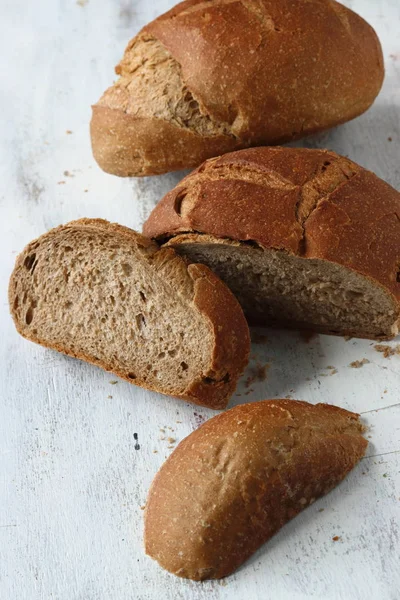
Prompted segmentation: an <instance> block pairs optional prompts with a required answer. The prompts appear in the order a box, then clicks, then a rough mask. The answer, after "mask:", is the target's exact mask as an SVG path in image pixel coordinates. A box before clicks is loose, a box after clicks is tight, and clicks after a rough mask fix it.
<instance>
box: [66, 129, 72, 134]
mask: <svg viewBox="0 0 400 600" xmlns="http://www.w3.org/2000/svg"><path fill="white" fill-rule="evenodd" d="M65 133H66V134H67V135H71V133H73V131H71V130H70V129H67V131H66V132H65Z"/></svg>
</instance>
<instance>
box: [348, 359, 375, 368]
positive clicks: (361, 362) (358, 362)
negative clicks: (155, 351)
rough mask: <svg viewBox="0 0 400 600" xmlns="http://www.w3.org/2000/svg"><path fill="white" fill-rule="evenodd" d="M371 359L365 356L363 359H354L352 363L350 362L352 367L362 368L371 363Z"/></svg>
mask: <svg viewBox="0 0 400 600" xmlns="http://www.w3.org/2000/svg"><path fill="white" fill-rule="evenodd" d="M369 362H370V361H369V360H368V358H363V359H362V360H354V361H353V362H352V363H350V365H349V366H350V367H351V368H352V369H361V367H363V366H364V365H368V364H369Z"/></svg>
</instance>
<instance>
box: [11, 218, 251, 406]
mask: <svg viewBox="0 0 400 600" xmlns="http://www.w3.org/2000/svg"><path fill="white" fill-rule="evenodd" d="M71 231H73V232H79V231H86V232H88V231H90V232H92V233H93V234H94V235H96V234H98V233H101V234H102V235H106V236H111V237H112V238H115V242H117V243H119V244H122V242H128V244H129V245H130V246H131V250H132V251H133V253H138V254H140V255H141V256H142V258H144V259H145V260H147V262H148V268H149V270H151V269H153V270H154V269H155V270H156V271H157V270H160V271H161V269H162V270H163V273H164V275H163V276H164V277H168V276H169V277H170V278H171V281H173V282H174V285H175V286H176V291H177V293H179V294H181V295H182V296H183V297H184V298H186V301H187V304H188V306H190V304H193V305H194V306H195V307H196V310H197V311H199V313H200V314H201V315H202V316H203V317H204V322H205V326H207V327H209V328H210V330H211V335H212V340H213V346H212V352H211V355H210V356H209V365H208V369H207V372H205V373H198V376H196V377H195V378H194V380H193V381H190V382H189V383H188V386H187V388H186V390H185V391H184V392H183V393H181V392H179V393H178V392H176V393H174V392H166V391H165V386H164V385H163V381H162V379H161V380H160V382H159V385H150V384H149V382H148V381H146V380H145V379H143V378H142V377H141V376H140V374H138V375H137V376H136V377H135V378H134V381H133V380H132V376H131V373H130V372H131V371H135V372H136V369H135V365H119V364H118V361H115V360H114V357H111V356H109V360H100V359H98V358H96V356H95V352H94V351H93V350H92V352H89V351H87V352H84V351H81V352H76V351H74V350H73V349H72V348H71V345H70V343H67V342H66V341H65V340H60V341H59V342H57V341H52V342H51V343H49V342H48V341H47V340H46V336H45V335H44V331H43V330H41V329H40V328H38V326H37V325H36V324H35V321H34V320H33V321H31V322H27V319H26V312H27V310H29V307H28V305H27V304H26V302H28V304H29V298H31V299H33V304H35V303H37V301H38V299H37V298H36V299H35V296H37V292H35V286H36V285H37V283H36V284H35V282H34V281H33V277H32V281H30V280H29V283H27V282H26V280H25V279H23V278H26V275H27V271H29V270H30V272H31V273H32V275H33V271H34V268H35V263H34V262H33V264H32V261H34V260H35V257H36V256H37V255H38V254H39V252H40V248H41V245H42V244H43V242H45V243H50V244H53V245H58V244H60V242H61V241H62V239H63V236H64V235H65V234H66V233H70V232H71ZM32 257H33V259H32ZM32 267H33V268H32ZM51 268H52V267H51V266H50V267H49V274H48V275H49V276H50V277H51V275H52V274H51ZM53 268H54V269H59V268H60V267H59V266H58V265H53ZM36 272H37V271H36ZM81 285H83V289H84V287H85V286H84V283H83V284H81ZM22 293H23V298H25V301H26V302H24V300H23V298H22ZM87 293H88V294H90V292H87ZM27 299H28V300H27ZM9 303H10V310H11V314H12V317H13V320H14V323H15V326H16V328H17V331H18V332H19V333H20V334H21V335H22V336H24V337H25V338H27V339H29V340H31V341H33V342H35V343H38V344H41V345H42V346H46V347H48V348H51V349H53V350H57V351H59V352H62V353H64V354H67V355H69V356H73V357H74V358H79V359H81V360H85V361H86V362H89V363H92V364H94V365H97V366H99V367H101V368H103V369H105V370H107V371H112V372H113V373H115V374H116V375H118V376H119V377H121V378H122V379H125V380H127V381H129V382H130V383H134V384H135V385H139V386H141V387H145V388H148V389H153V390H154V391H158V392H161V393H171V395H174V396H176V397H180V398H182V399H185V400H189V401H191V402H194V403H195V404H200V405H203V406H207V407H209V408H213V409H222V408H225V407H226V405H227V403H228V400H229V398H230V396H231V395H232V393H233V392H234V390H235V387H236V383H237V380H238V378H239V376H240V375H241V373H242V372H243V370H244V368H245V366H246V364H247V361H248V356H249V350H250V336H249V331H248V326H247V323H246V320H245V318H244V316H243V312H242V310H241V308H240V306H239V304H238V302H237V301H236V299H235V297H234V296H233V294H232V293H231V292H230V291H229V289H228V288H227V287H226V285H225V284H223V283H222V282H221V281H220V280H219V279H218V277H216V276H215V275H214V273H213V272H212V271H210V269H208V268H207V267H206V266H204V265H199V264H191V265H187V263H186V261H185V260H184V259H182V258H181V257H179V256H178V255H177V254H176V253H175V252H174V251H173V250H172V249H159V247H158V246H157V244H156V243H154V242H152V241H151V240H149V239H147V238H145V237H144V236H142V235H140V234H138V233H136V232H135V231H133V230H131V229H129V228H127V227H123V226H121V225H118V224H116V223H109V222H107V221H104V220H102V219H80V220H78V221H72V222H70V223H68V224H66V225H61V226H60V227H57V228H55V229H52V230H51V231H49V232H48V233H46V234H44V235H43V236H41V237H40V238H38V239H36V240H33V241H32V242H31V243H30V244H28V246H27V247H26V248H25V249H24V250H23V252H22V253H21V254H20V255H19V256H18V258H17V260H16V265H15V268H14V271H13V273H12V275H11V279H10V284H9ZM77 318H79V315H77ZM134 318H135V315H132V320H134ZM161 333H162V332H161ZM101 343H102V341H101V339H100V338H99V341H98V344H101Z"/></svg>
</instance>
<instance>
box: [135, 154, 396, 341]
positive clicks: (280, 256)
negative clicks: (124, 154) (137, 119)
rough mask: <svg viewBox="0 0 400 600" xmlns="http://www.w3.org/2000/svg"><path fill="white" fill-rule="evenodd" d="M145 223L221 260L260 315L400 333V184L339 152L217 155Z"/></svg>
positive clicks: (299, 323) (343, 331) (246, 304)
mask: <svg viewBox="0 0 400 600" xmlns="http://www.w3.org/2000/svg"><path fill="white" fill-rule="evenodd" d="M143 231H144V233H145V235H148V236H149V237H154V238H156V239H158V240H160V241H164V242H168V246H170V247H173V248H175V249H176V250H177V251H178V252H179V253H181V254H182V255H185V256H187V257H188V258H189V259H190V260H192V261H198V262H202V263H204V264H207V265H208V266H209V267H211V268H212V269H213V270H214V272H215V273H216V274H217V275H219V276H220V277H221V278H222V279H223V280H224V281H225V282H226V283H227V284H228V285H229V287H230V288H231V290H232V291H233V292H234V293H235V295H236V296H237V298H238V299H239V301H240V303H241V305H242V307H243V309H244V311H245V313H246V315H247V317H248V319H249V321H250V322H251V323H253V324H262V325H268V324H274V323H276V324H279V325H285V326H291V327H296V328H298V327H300V328H301V327H303V328H307V329H313V330H315V331H320V332H322V333H332V334H339V335H350V336H355V337H364V338H371V339H390V338H392V337H394V336H396V335H397V334H398V332H399V323H400V303H399V301H400V194H399V193H398V192H397V191H396V190H394V189H393V188H392V187H390V185H388V184H387V183H385V182H384V181H382V180H381V179H379V178H378V177H377V176H376V175H374V174H373V173H371V172H369V171H366V170H365V169H363V168H362V167H360V166H359V165H357V164H355V163H354V162H352V161H350V160H348V159H347V158H344V157H341V156H338V155H337V154H335V153H334V152H328V151H326V150H307V149H304V148H252V149H249V150H242V151H239V152H232V153H230V154H226V155H224V156H222V157H220V158H216V159H212V160H209V161H207V162H205V163H204V164H203V165H202V166H201V167H199V168H198V169H197V170H195V171H194V172H193V173H192V174H190V175H189V176H188V177H186V178H185V179H183V180H182V181H181V182H180V183H179V185H178V186H176V187H175V188H174V189H173V190H172V191H171V192H169V193H168V194H167V195H166V196H165V197H164V198H163V200H162V201H161V202H160V203H159V204H158V205H157V206H156V208H155V209H154V210H153V212H152V213H151V215H150V217H149V219H148V220H147V222H146V223H145V225H144V228H143Z"/></svg>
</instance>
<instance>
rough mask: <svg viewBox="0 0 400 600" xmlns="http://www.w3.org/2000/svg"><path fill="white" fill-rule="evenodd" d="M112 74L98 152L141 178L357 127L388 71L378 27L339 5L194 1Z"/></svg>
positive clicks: (143, 39) (161, 22) (98, 108)
mask: <svg viewBox="0 0 400 600" xmlns="http://www.w3.org/2000/svg"><path fill="white" fill-rule="evenodd" d="M116 73H117V74H118V75H119V76H120V78H119V79H118V80H117V81H116V82H115V84H114V85H113V86H112V87H110V88H109V89H108V90H107V91H106V92H105V93H104V95H103V96H102V98H101V99H100V100H99V102H98V103H97V104H95V105H94V106H93V117H92V121H91V136H92V147H93V153H94V157H95V159H96V160H97V162H98V164H99V165H100V167H101V168H102V169H104V170H105V171H107V172H109V173H112V174H115V175H120V176H131V175H136V176H141V175H154V174H158V173H164V172H166V171H173V170H177V169H183V168H188V167H193V166H197V165H198V164H200V163H201V162H202V161H203V160H204V159H206V158H209V157H211V156H216V155H218V154H222V153H224V152H228V151H231V150H235V149H238V148H243V147H248V146H256V145H261V144H269V145H270V144H278V143H282V142H285V141H289V140H292V139H296V138H300V137H302V136H305V135H308V134H310V133H313V132H315V131H320V130H323V129H326V128H329V127H332V126H334V125H338V124H340V123H343V122H345V121H348V120H349V119H353V118H354V117H356V116H358V115H360V114H361V113H363V112H364V111H365V110H367V109H368V108H369V106H370V105H371V104H372V102H373V101H374V99H375V97H376V96H377V94H378V92H379V90H380V88H381V85H382V81H383V77H384V66H383V57H382V50H381V46H380V43H379V40H378V38H377V36H376V34H375V32H374V30H373V29H372V27H370V26H369V25H368V24H367V23H366V22H365V21H364V20H363V19H362V18H361V17H359V16H358V15H356V14H355V13H354V12H352V11H351V10H349V9H348V8H346V7H344V6H342V5H341V4H339V3H337V2H335V1H334V0H296V2H293V0H207V1H206V2H205V1H204V0H188V1H186V2H181V3H180V4H178V5H177V6H175V7H174V8H173V9H172V10H170V11H169V12H167V13H165V14H164V15H162V16H160V17H159V18H158V19H156V20H154V21H152V22H151V23H149V24H148V25H146V26H145V27H144V28H143V29H142V30H141V31H140V32H139V34H138V35H137V36H136V37H135V38H133V39H132V40H131V41H130V42H129V44H128V47H127V49H126V51H125V54H124V57H123V59H122V60H121V62H120V64H119V65H118V66H117V67H116Z"/></svg>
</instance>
